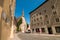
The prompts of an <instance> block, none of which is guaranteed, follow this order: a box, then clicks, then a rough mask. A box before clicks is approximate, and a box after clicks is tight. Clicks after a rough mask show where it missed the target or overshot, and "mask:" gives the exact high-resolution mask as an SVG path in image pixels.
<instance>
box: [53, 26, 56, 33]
mask: <svg viewBox="0 0 60 40" xmlns="http://www.w3.org/2000/svg"><path fill="white" fill-rule="evenodd" d="M52 32H53V34H56V30H55V27H54V26H52Z"/></svg>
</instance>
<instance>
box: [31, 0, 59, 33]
mask: <svg viewBox="0 0 60 40" xmlns="http://www.w3.org/2000/svg"><path fill="white" fill-rule="evenodd" d="M59 8H60V0H47V1H46V2H45V3H44V4H43V5H42V6H40V7H39V8H37V9H36V10H35V11H33V12H31V13H30V18H31V19H30V21H31V29H36V28H39V29H40V28H45V32H46V33H48V27H52V30H53V33H56V31H55V28H54V29H53V27H54V26H55V25H60V20H59V22H56V19H57V18H59V19H60V15H59V14H60V9H59Z"/></svg>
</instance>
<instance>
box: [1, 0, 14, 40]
mask: <svg viewBox="0 0 60 40" xmlns="http://www.w3.org/2000/svg"><path fill="white" fill-rule="evenodd" d="M14 10H15V0H0V40H9V37H10V33H11V25H12V15H14ZM12 11H13V12H12Z"/></svg>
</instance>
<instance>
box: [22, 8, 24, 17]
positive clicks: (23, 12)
mask: <svg viewBox="0 0 60 40" xmlns="http://www.w3.org/2000/svg"><path fill="white" fill-rule="evenodd" d="M22 16H23V17H24V9H23V10H22Z"/></svg>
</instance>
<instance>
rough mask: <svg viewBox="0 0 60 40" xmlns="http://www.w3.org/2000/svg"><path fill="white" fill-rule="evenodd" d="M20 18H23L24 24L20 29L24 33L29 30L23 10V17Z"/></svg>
mask: <svg viewBox="0 0 60 40" xmlns="http://www.w3.org/2000/svg"><path fill="white" fill-rule="evenodd" d="M20 18H22V24H21V25H20V26H19V29H21V32H22V33H24V32H25V31H26V28H27V25H26V20H25V17H24V10H22V16H21V17H20ZM19 20H20V19H19Z"/></svg>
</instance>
